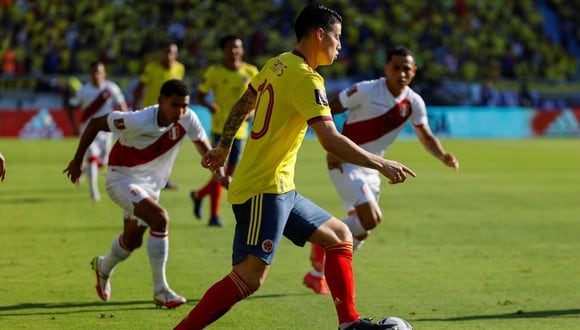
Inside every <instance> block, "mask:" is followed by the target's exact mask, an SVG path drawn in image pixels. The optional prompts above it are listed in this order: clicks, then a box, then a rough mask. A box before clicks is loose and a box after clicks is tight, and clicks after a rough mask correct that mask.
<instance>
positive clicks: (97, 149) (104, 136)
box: [85, 132, 113, 165]
mask: <svg viewBox="0 0 580 330" xmlns="http://www.w3.org/2000/svg"><path fill="white" fill-rule="evenodd" d="M112 142H113V134H112V133H110V132H99V133H97V136H96V137H95V139H94V140H93V142H92V143H91V145H90V146H89V148H88V149H87V153H86V155H85V157H86V158H87V159H89V160H90V159H91V158H96V159H97V160H98V161H99V163H100V164H101V165H107V159H108V158H109V152H110V151H111V145H112Z"/></svg>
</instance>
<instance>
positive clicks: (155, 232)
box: [134, 197, 187, 308]
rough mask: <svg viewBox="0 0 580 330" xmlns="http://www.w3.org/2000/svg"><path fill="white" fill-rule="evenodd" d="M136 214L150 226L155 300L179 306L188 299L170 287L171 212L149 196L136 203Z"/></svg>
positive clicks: (148, 241) (161, 303) (169, 306)
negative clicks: (167, 268) (168, 275)
mask: <svg viewBox="0 0 580 330" xmlns="http://www.w3.org/2000/svg"><path fill="white" fill-rule="evenodd" d="M134 213H135V215H136V216H137V217H138V218H139V219H141V220H142V221H144V222H145V223H147V225H148V226H149V228H150V229H149V237H148V238H147V255H148V256H149V263H150V265H151V275H152V280H153V296H154V301H155V303H156V304H157V305H159V306H165V307H168V308H172V307H177V306H179V305H182V304H185V303H186V302H187V301H186V299H185V298H183V297H182V296H179V295H177V294H176V293H175V292H173V290H171V289H170V287H169V284H168V283H167V276H166V272H165V269H166V264H167V259H168V256H169V234H168V233H169V230H168V229H169V214H168V213H167V210H165V208H163V206H161V204H159V203H158V202H157V200H156V198H152V197H147V198H144V199H142V200H141V201H139V202H138V203H136V204H135V208H134Z"/></svg>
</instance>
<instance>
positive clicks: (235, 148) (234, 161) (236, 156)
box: [213, 133, 244, 166]
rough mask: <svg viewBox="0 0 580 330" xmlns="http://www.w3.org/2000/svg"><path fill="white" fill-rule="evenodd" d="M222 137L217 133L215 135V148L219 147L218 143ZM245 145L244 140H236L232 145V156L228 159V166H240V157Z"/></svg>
mask: <svg viewBox="0 0 580 330" xmlns="http://www.w3.org/2000/svg"><path fill="white" fill-rule="evenodd" d="M220 138H221V135H220V134H217V133H213V146H214V147H215V146H217V144H218V142H219V141H220ZM243 144H244V140H240V139H234V143H232V150H230V155H229V157H228V165H230V166H235V165H238V163H239V162H240V155H241V153H242V146H243Z"/></svg>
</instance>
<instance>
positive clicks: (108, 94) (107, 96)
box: [69, 80, 125, 130]
mask: <svg viewBox="0 0 580 330" xmlns="http://www.w3.org/2000/svg"><path fill="white" fill-rule="evenodd" d="M124 102H125V97H124V96H123V93H122V92H121V88H119V86H118V85H117V84H115V83H114V82H112V81H109V80H105V81H104V82H103V84H102V85H101V86H98V87H97V86H95V85H93V84H92V83H90V82H89V83H86V84H84V85H83V87H82V88H81V89H80V90H79V91H78V92H77V93H76V94H75V95H74V96H73V97H72V98H71V99H70V100H69V104H70V105H72V106H75V107H80V108H81V111H82V113H81V127H82V130H84V129H85V128H86V126H87V125H88V123H89V121H90V120H91V119H92V118H96V117H101V116H104V115H106V114H108V113H110V112H111V111H113V110H114V109H115V107H116V106H118V105H119V104H121V103H124Z"/></svg>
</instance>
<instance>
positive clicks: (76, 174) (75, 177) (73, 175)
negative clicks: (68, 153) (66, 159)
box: [62, 160, 83, 184]
mask: <svg viewBox="0 0 580 330" xmlns="http://www.w3.org/2000/svg"><path fill="white" fill-rule="evenodd" d="M62 173H65V174H66V176H67V177H68V178H69V179H70V181H71V182H72V183H75V184H77V183H79V178H80V177H81V174H82V173H83V168H82V163H79V162H76V161H74V160H71V161H70V163H68V166H67V168H65V169H64V171H62Z"/></svg>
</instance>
